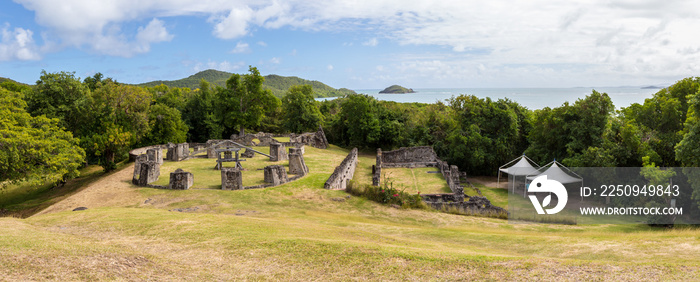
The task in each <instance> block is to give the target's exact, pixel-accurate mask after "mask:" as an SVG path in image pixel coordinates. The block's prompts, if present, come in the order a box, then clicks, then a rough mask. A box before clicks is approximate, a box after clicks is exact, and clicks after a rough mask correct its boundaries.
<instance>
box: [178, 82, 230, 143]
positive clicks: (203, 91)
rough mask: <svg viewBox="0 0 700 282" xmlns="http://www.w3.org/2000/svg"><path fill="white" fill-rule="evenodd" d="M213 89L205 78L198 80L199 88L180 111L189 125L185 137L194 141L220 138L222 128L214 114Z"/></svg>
mask: <svg viewBox="0 0 700 282" xmlns="http://www.w3.org/2000/svg"><path fill="white" fill-rule="evenodd" d="M214 98H215V97H214V91H213V89H212V88H211V85H210V84H209V82H207V81H206V80H204V79H202V80H201V81H200V82H199V89H197V90H195V91H194V94H193V95H192V97H191V98H190V99H189V100H187V104H186V106H185V108H184V109H183V111H182V119H183V120H184V121H185V123H186V124H187V125H188V127H189V131H188V132H187V139H188V140H191V141H194V142H205V141H207V140H209V139H218V138H221V134H222V129H221V126H220V125H219V121H218V120H217V119H216V115H215V108H214V106H215V103H214Z"/></svg>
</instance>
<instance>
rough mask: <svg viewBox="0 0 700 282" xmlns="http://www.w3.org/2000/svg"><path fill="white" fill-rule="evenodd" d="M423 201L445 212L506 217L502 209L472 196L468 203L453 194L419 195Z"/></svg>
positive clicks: (484, 198) (481, 198)
mask: <svg viewBox="0 0 700 282" xmlns="http://www.w3.org/2000/svg"><path fill="white" fill-rule="evenodd" d="M421 198H423V201H424V202H425V203H426V204H427V205H428V206H430V207H432V208H434V209H436V210H439V211H445V212H453V211H456V212H458V213H462V214H469V215H472V214H479V215H487V216H499V215H507V214H508V211H506V210H505V209H504V208H501V207H498V206H494V205H491V201H489V200H488V199H486V197H479V196H472V197H469V200H468V201H464V200H460V199H459V198H458V197H456V196H455V195H454V194H426V195H421Z"/></svg>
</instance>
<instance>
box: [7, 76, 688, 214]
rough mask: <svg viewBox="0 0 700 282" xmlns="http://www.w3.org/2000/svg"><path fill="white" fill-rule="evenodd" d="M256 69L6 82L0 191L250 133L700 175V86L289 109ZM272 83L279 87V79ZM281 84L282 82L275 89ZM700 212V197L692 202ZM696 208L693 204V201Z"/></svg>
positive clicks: (346, 100) (463, 164) (467, 160)
mask: <svg viewBox="0 0 700 282" xmlns="http://www.w3.org/2000/svg"><path fill="white" fill-rule="evenodd" d="M266 80H267V79H266V78H265V77H263V76H261V75H260V73H259V72H258V70H257V69H256V68H254V67H251V68H250V69H249V73H246V74H231V75H229V76H228V77H227V78H226V81H225V82H224V84H222V85H221V86H219V85H215V84H213V83H211V82H209V81H207V80H205V79H199V81H198V84H197V87H196V88H194V89H192V88H187V87H169V86H166V85H163V84H161V85H156V86H147V87H141V86H134V85H126V84H121V83H118V82H116V81H114V80H113V79H110V78H104V77H102V75H101V74H99V73H98V74H96V75H94V76H92V77H87V78H85V79H83V80H81V79H80V78H78V77H76V76H75V74H74V73H69V72H59V73H47V72H42V73H41V77H40V78H39V80H38V81H37V82H36V85H32V86H28V85H22V84H18V83H16V82H14V81H11V80H4V81H2V82H0V95H1V96H0V119H2V123H1V125H0V132H1V133H2V134H0V181H3V183H11V182H17V181H27V180H34V181H44V182H45V181H55V182H59V181H63V180H65V179H66V178H70V177H74V176H76V175H77V171H78V168H79V166H80V165H83V164H86V163H89V164H99V165H100V166H102V167H104V169H105V170H111V169H114V168H115V167H116V166H115V163H118V162H120V161H123V160H124V159H126V158H127V152H128V150H129V149H131V148H135V147H139V146H145V145H151V144H163V143H167V142H173V143H178V142H186V141H189V142H205V141H206V140H208V139H221V138H228V137H229V136H230V135H231V134H238V133H240V132H242V131H245V132H258V131H264V132H273V133H288V132H295V133H301V132H305V131H313V130H315V129H317V128H318V126H322V127H323V128H324V129H325V131H326V135H327V137H328V140H329V142H330V143H332V144H336V145H339V146H343V147H348V148H350V147H358V148H360V149H362V150H365V151H369V152H373V151H374V150H376V148H382V149H384V150H390V149H394V148H398V147H402V146H418V145H429V146H432V147H433V148H434V149H435V151H436V152H437V153H438V155H439V156H440V157H441V158H442V159H444V160H446V161H448V162H449V163H451V164H456V165H458V166H459V167H460V170H463V171H467V172H468V173H469V174H470V175H494V174H495V173H496V171H497V168H498V167H499V166H500V165H502V164H504V163H506V162H508V161H510V160H511V159H513V158H515V157H517V156H519V155H522V154H527V155H528V156H529V157H530V158H532V159H533V160H535V161H537V162H539V163H542V164H543V163H547V162H550V161H551V160H554V159H556V160H558V161H560V162H562V163H563V164H564V165H567V166H590V167H614V166H620V167H640V166H654V167H677V166H688V167H691V166H692V167H698V166H700V146H698V145H700V120H699V119H698V113H700V78H686V79H683V80H681V81H678V82H677V83H675V84H674V85H672V86H670V87H668V88H664V89H661V90H660V91H658V92H657V93H656V94H654V95H653V97H652V98H649V99H646V100H644V101H640V103H636V104H632V105H630V106H629V107H626V108H623V109H620V110H615V107H614V105H613V104H612V102H611V100H610V97H608V95H607V94H605V93H598V92H595V91H593V92H592V93H591V94H590V95H588V96H586V97H585V98H583V99H579V100H577V101H574V102H573V103H568V102H567V103H564V104H563V105H561V106H560V107H556V108H548V107H547V108H543V109H539V110H534V111H533V110H530V109H527V108H525V107H523V106H521V105H519V104H518V103H517V102H515V101H511V100H508V99H499V100H496V101H494V100H492V99H489V98H485V99H484V98H478V97H475V96H470V95H460V96H457V97H452V98H451V99H449V100H446V101H444V102H437V103H435V104H420V103H396V102H387V101H378V100H376V99H375V98H373V97H371V96H367V95H361V94H350V95H346V96H345V97H341V98H337V99H333V100H326V101H322V102H319V101H316V100H315V99H314V97H315V96H317V95H315V91H316V88H314V87H315V86H314V85H313V84H312V85H308V84H302V82H303V81H299V82H300V84H299V85H289V86H287V85H286V84H283V83H280V84H279V85H280V87H282V86H284V87H287V89H286V90H285V93H284V94H283V95H281V97H282V98H281V99H280V98H278V97H277V95H274V94H273V92H272V91H271V90H270V89H267V88H265V87H264V85H265V84H264V83H265V81H266ZM271 80H274V78H273V79H271ZM277 83H279V82H274V84H277ZM686 193H688V194H689V195H690V194H692V199H693V200H694V201H697V202H700V191H686ZM687 198H689V199H690V198H691V197H687Z"/></svg>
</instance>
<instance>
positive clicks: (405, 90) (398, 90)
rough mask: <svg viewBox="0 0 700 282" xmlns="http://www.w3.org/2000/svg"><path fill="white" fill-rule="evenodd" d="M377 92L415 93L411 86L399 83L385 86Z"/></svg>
mask: <svg viewBox="0 0 700 282" xmlns="http://www.w3.org/2000/svg"><path fill="white" fill-rule="evenodd" d="M379 93H383V94H403V93H416V92H415V91H413V89H411V88H406V87H403V86H400V85H392V86H389V87H387V88H384V90H382V91H379Z"/></svg>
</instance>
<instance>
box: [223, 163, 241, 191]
mask: <svg viewBox="0 0 700 282" xmlns="http://www.w3.org/2000/svg"><path fill="white" fill-rule="evenodd" d="M221 189H223V190H241V189H243V174H242V173H241V170H240V169H238V168H235V167H223V168H221Z"/></svg>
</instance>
